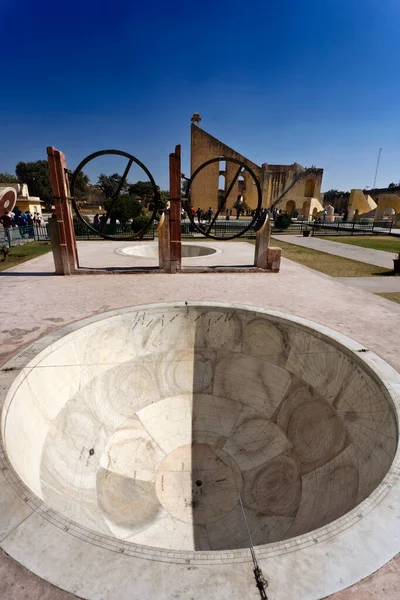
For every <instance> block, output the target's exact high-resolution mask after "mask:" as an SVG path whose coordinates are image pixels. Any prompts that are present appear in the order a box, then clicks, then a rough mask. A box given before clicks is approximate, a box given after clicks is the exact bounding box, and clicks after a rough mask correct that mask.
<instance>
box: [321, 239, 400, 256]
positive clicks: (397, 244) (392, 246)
mask: <svg viewBox="0 0 400 600" xmlns="http://www.w3.org/2000/svg"><path fill="white" fill-rule="evenodd" d="M321 239H324V240H330V241H331V242H340V243H341V244H350V245H351V246H360V247H361V248H373V249H374V250H386V252H400V237H392V236H390V235H365V236H364V235H363V236H347V235H346V236H341V235H338V236H329V237H328V236H327V237H323V238H321Z"/></svg>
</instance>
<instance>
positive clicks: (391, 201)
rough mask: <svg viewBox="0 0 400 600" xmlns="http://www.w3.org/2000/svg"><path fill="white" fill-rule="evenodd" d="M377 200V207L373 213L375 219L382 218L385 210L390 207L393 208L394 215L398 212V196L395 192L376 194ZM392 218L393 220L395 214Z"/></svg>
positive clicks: (399, 200)
mask: <svg viewBox="0 0 400 600" xmlns="http://www.w3.org/2000/svg"><path fill="white" fill-rule="evenodd" d="M377 200H378V207H377V209H376V213H375V219H376V220H377V221H379V220H381V219H383V217H384V216H385V212H386V211H387V210H388V209H390V208H393V209H394V211H395V214H396V215H398V214H400V196H397V194H382V195H379V196H378V198H377ZM393 220H395V216H393Z"/></svg>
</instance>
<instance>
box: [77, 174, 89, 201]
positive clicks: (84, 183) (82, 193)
mask: <svg viewBox="0 0 400 600" xmlns="http://www.w3.org/2000/svg"><path fill="white" fill-rule="evenodd" d="M89 183H90V179H89V177H88V176H87V175H85V173H84V172H83V171H79V173H78V175H77V177H76V180H75V190H74V195H75V198H77V199H78V200H84V199H85V198H86V197H87V195H88V193H89Z"/></svg>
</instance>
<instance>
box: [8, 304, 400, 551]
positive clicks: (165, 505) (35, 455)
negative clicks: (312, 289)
mask: <svg viewBox="0 0 400 600" xmlns="http://www.w3.org/2000/svg"><path fill="white" fill-rule="evenodd" d="M298 321H299V320H298ZM356 349H358V348H357V345H355V348H354V350H356ZM2 434H3V440H4V444H5V448H6V452H7V455H8V458H9V460H10V461H11V463H12V465H13V467H14V469H15V470H16V472H17V473H18V475H19V477H20V478H21V479H22V480H23V482H24V483H25V484H26V485H27V486H28V487H29V488H30V489H31V490H32V491H33V492H34V493H35V494H36V496H38V497H39V498H40V499H41V500H43V501H44V502H45V504H46V505H48V506H49V507H51V508H52V509H54V510H55V511H57V512H58V513H60V515H62V516H63V517H64V518H66V519H70V520H71V521H72V522H74V523H76V524H77V525H79V526H81V527H84V528H86V529H88V530H90V531H91V532H93V533H94V534H99V535H105V536H109V537H114V538H115V539H117V540H121V541H124V542H129V543H133V544H139V545H142V546H148V547H152V548H164V549H170V550H177V551H197V550H201V551H207V550H208V551H217V550H226V551H227V550H234V549H240V548H247V547H248V545H249V538H248V532H247V530H246V527H245V525H244V521H243V514H242V511H241V508H240V503H239V494H240V497H241V500H242V503H243V507H244V511H245V514H246V517H247V520H248V524H249V528H250V531H251V535H252V538H253V543H254V544H257V545H264V544H271V543H277V542H281V541H284V540H291V539H292V538H294V537H295V536H300V535H305V534H307V533H308V532H311V531H313V530H315V529H317V528H320V527H324V526H328V525H329V524H330V523H331V522H332V521H334V520H335V519H338V518H340V517H342V516H343V515H346V513H348V512H349V511H352V510H353V509H354V508H355V507H356V506H357V505H359V504H360V503H361V502H362V501H363V500H365V499H366V498H367V497H368V496H369V495H370V494H371V493H372V492H373V490H374V489H375V488H376V487H377V486H378V485H379V484H380V482H381V481H382V479H383V478H384V477H385V475H386V474H387V472H388V471H389V469H390V467H391V464H392V462H393V459H394V457H395V453H396V448H397V437H398V429H397V421H396V411H395V407H394V404H393V401H392V399H391V398H390V396H389V394H388V391H387V389H386V387H385V386H384V385H383V384H382V383H381V382H380V381H379V380H378V379H377V377H376V376H375V375H374V373H373V371H372V370H371V369H370V368H369V367H368V366H367V365H366V364H365V363H364V362H363V361H362V360H361V358H359V357H358V356H357V355H356V354H354V353H353V352H351V351H350V350H349V349H348V348H345V347H344V346H341V345H340V343H339V342H338V341H336V340H334V339H329V338H327V337H326V336H325V335H324V333H323V332H321V331H316V330H313V329H310V328H307V327H305V326H304V324H301V323H299V322H296V320H285V319H284V318H282V317H281V316H279V315H278V314H274V313H272V312H271V313H267V312H266V311H264V312H258V313H255V312H253V311H250V310H247V309H245V308H238V307H236V308H235V307H229V306H225V307H224V306H217V305H213V306H206V305H204V306H202V305H196V306H185V305H183V304H182V303H178V304H176V305H174V304H170V305H160V306H157V305H153V306H149V307H144V308H143V309H139V310H127V311H122V312H121V313H120V314H115V315H113V316H108V317H105V318H100V319H99V320H97V321H95V322H92V323H90V324H88V325H86V326H85V327H83V328H81V329H77V330H75V331H73V332H72V333H69V334H68V335H66V336H65V337H62V338H60V339H58V340H56V341H55V342H54V343H53V344H52V346H51V351H49V349H45V350H44V351H43V352H42V353H41V354H39V355H38V356H36V357H34V358H33V360H32V361H31V362H28V364H26V365H25V367H24V368H23V369H22V370H21V372H20V374H19V375H18V376H17V378H16V380H15V381H14V382H13V384H12V386H11V388H10V390H9V393H8V396H7V398H6V401H5V405H4V409H3V412H2Z"/></svg>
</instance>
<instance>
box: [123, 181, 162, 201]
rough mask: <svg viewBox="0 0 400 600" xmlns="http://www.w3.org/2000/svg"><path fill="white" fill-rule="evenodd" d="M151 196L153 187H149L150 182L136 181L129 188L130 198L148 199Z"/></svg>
mask: <svg viewBox="0 0 400 600" xmlns="http://www.w3.org/2000/svg"><path fill="white" fill-rule="evenodd" d="M157 189H158V190H159V189H160V188H159V187H158V186H157ZM153 194H154V192H153V186H152V185H151V183H150V181H137V182H136V183H132V184H131V185H130V186H129V195H130V196H135V197H136V198H141V199H143V198H147V197H149V198H150V197H152V196H153Z"/></svg>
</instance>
